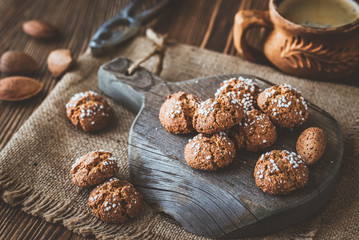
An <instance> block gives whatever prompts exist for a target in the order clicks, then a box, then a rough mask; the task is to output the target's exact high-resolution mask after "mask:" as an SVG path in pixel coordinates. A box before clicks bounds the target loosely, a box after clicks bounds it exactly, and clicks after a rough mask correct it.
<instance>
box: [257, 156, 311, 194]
mask: <svg viewBox="0 0 359 240" xmlns="http://www.w3.org/2000/svg"><path fill="white" fill-rule="evenodd" d="M254 177H255V180H256V185H257V186H258V187H259V188H260V189H262V190H263V191H264V192H266V193H269V194H273V195H276V194H288V193H290V192H292V191H294V190H296V189H299V188H303V187H304V186H305V185H306V184H307V183H308V177H309V171H308V168H307V165H306V164H305V162H304V160H303V159H302V158H301V157H300V156H299V155H298V154H296V153H294V152H289V151H287V150H273V151H271V152H267V153H265V154H263V155H262V156H261V157H260V158H259V160H258V161H257V164H256V166H255V169H254Z"/></svg>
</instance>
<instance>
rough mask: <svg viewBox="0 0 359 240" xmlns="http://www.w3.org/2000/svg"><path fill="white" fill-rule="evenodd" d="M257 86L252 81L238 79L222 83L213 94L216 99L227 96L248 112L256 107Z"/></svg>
mask: <svg viewBox="0 0 359 240" xmlns="http://www.w3.org/2000/svg"><path fill="white" fill-rule="evenodd" d="M258 94H259V87H258V85H257V84H256V83H255V82H253V80H252V79H249V78H244V77H238V78H231V79H228V80H225V81H223V83H222V84H221V87H220V88H219V89H218V90H217V92H216V93H215V97H216V99H218V98H221V97H224V96H227V97H230V98H233V99H236V100H238V102H239V103H240V104H241V106H242V108H243V109H244V111H250V110H252V109H254V108H255V106H256V105H257V98H258Z"/></svg>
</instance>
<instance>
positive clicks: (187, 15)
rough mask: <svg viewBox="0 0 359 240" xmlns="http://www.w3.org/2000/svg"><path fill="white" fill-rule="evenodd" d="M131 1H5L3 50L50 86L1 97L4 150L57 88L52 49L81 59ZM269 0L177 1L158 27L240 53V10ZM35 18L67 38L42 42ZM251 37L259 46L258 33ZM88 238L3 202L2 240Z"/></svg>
mask: <svg viewBox="0 0 359 240" xmlns="http://www.w3.org/2000/svg"><path fill="white" fill-rule="evenodd" d="M128 2H129V1H128V0H75V1H74V0H52V1H48V0H31V1H30V0H0V16H1V21H0V36H1V37H0V54H2V53H3V52H4V51H6V50H18V51H23V52H25V53H27V54H29V55H31V56H33V57H34V58H35V60H36V61H37V62H38V63H39V64H40V66H41V71H40V72H39V74H38V75H36V76H35V77H36V78H37V79H38V80H39V81H41V82H42V83H43V84H44V89H43V91H42V92H41V93H40V94H39V95H38V96H36V97H34V98H32V99H30V100H28V101H21V102H5V101H0V129H1V131H0V150H1V149H2V148H3V147H4V146H5V145H6V143H7V142H8V141H9V140H10V138H11V137H12V135H13V134H14V133H15V132H16V131H17V130H18V129H19V127H21V125H22V124H23V123H24V121H26V119H27V118H28V117H29V116H30V114H31V113H32V112H33V111H34V110H35V109H36V108H37V107H38V106H39V104H40V103H41V102H42V101H43V100H44V99H45V97H46V96H47V95H48V94H49V93H50V92H51V90H52V89H53V88H54V86H55V85H56V83H57V82H58V80H56V79H55V78H53V77H51V75H50V73H49V72H48V70H47V67H46V58H47V55H48V54H49V52H50V51H51V50H53V49H57V48H68V49H70V50H71V51H72V53H73V55H74V57H75V58H77V57H78V56H79V55H81V53H83V52H84V51H85V50H86V48H87V47H88V43H89V40H90V39H91V37H92V35H93V34H94V32H95V31H96V30H97V29H98V28H99V26H100V25H101V24H102V23H103V22H104V21H106V20H107V19H109V18H111V17H112V16H114V15H116V14H117V13H118V12H119V11H120V10H121V9H122V8H123V7H124V6H125V5H126V4H127V3H128ZM266 8H267V1H264V0H177V1H174V2H173V3H172V4H171V5H170V6H169V7H168V8H167V11H165V12H163V13H162V14H161V15H160V16H158V18H157V20H155V21H154V23H152V25H153V26H152V27H153V28H154V30H156V31H158V32H160V33H168V35H169V37H170V38H172V39H176V40H177V41H178V42H180V43H185V44H190V45H194V46H200V47H201V48H207V49H211V50H214V51H218V52H222V53H226V54H230V55H235V54H236V51H235V49H234V46H233V41H232V25H233V18H234V15H235V13H236V12H237V11H238V10H239V9H266ZM29 19H42V20H46V21H48V22H51V23H53V24H54V25H56V26H58V27H59V28H60V30H61V33H62V36H61V38H59V39H56V40H52V41H39V40H34V39H32V38H30V37H29V36H27V35H25V34H24V33H23V32H22V30H21V24H22V23H23V22H24V21H26V20H29ZM248 38H249V41H250V43H252V44H253V45H254V46H259V38H258V37H256V33H255V32H254V33H250V34H249V36H248ZM58 238H60V239H82V237H80V236H78V235H76V234H74V233H72V232H71V231H69V230H67V229H65V228H64V227H63V226H62V225H61V224H49V223H47V222H45V221H44V220H42V219H41V218H39V217H33V216H30V215H27V214H25V213H23V212H22V211H21V209H20V208H19V207H10V206H8V205H7V204H6V203H4V202H3V201H2V200H0V239H58Z"/></svg>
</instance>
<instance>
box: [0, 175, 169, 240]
mask: <svg viewBox="0 0 359 240" xmlns="http://www.w3.org/2000/svg"><path fill="white" fill-rule="evenodd" d="M0 189H1V190H2V198H3V200H4V202H6V203H7V204H9V205H11V206H19V205H21V210H22V211H24V212H25V213H27V214H30V215H33V216H36V217H38V216H41V217H42V218H43V219H44V220H45V221H47V222H49V223H58V222H62V224H63V225H64V226H65V227H66V228H67V229H69V230H71V231H73V232H74V233H77V234H80V235H83V236H89V235H94V236H95V237H96V238H99V239H118V240H125V239H129V240H130V239H153V238H156V239H161V238H162V237H160V236H158V235H157V234H154V233H153V232H151V231H150V229H151V224H150V225H149V226H148V227H147V228H146V229H143V230H142V231H139V229H138V228H136V227H132V226H129V225H121V226H119V225H109V224H104V223H103V222H101V221H100V220H98V219H96V218H95V217H94V216H93V215H92V214H90V213H88V212H81V211H80V210H78V209H76V208H73V207H70V205H71V203H70V201H65V202H63V201H56V200H54V199H52V198H51V196H48V195H46V193H44V192H40V191H35V190H33V189H32V188H31V187H30V186H28V185H27V184H23V183H19V182H17V181H16V180H15V179H13V178H11V177H10V176H9V175H7V174H6V173H5V172H4V171H2V170H0ZM119 233H121V235H122V236H119Z"/></svg>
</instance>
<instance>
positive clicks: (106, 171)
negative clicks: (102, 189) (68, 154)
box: [71, 150, 119, 187]
mask: <svg viewBox="0 0 359 240" xmlns="http://www.w3.org/2000/svg"><path fill="white" fill-rule="evenodd" d="M118 171H119V168H118V165H117V161H116V159H115V158H114V157H112V153H110V152H106V151H101V150H100V151H94V152H90V153H88V154H86V155H84V156H82V157H80V158H78V159H77V160H76V162H75V163H74V164H73V165H72V169H71V174H72V181H73V183H74V184H76V185H77V186H79V187H90V186H94V185H97V184H99V183H102V182H104V181H105V180H106V179H108V178H110V177H113V176H114V175H115V174H116V173H117V172H118Z"/></svg>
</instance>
